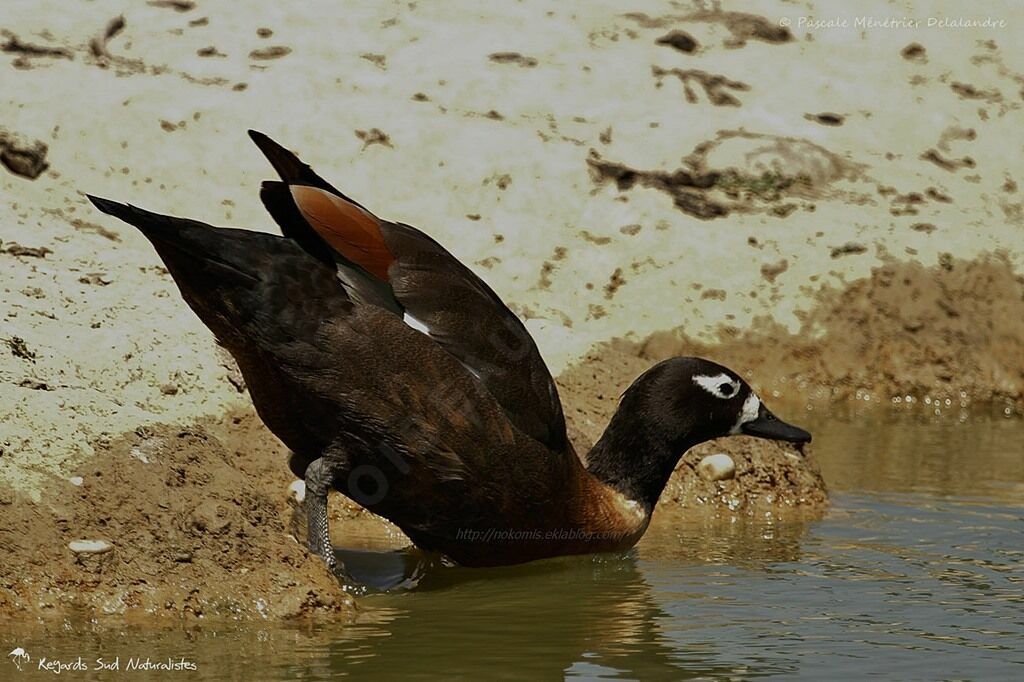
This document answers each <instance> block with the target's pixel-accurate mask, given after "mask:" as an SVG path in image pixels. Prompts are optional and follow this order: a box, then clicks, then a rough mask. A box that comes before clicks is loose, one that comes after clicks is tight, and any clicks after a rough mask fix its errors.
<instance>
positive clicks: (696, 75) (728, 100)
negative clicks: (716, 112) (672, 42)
mask: <svg viewBox="0 0 1024 682" xmlns="http://www.w3.org/2000/svg"><path fill="white" fill-rule="evenodd" d="M651 73H652V74H653V75H654V77H655V78H657V79H658V86H659V87H660V86H661V82H662V80H663V79H664V78H665V77H666V76H675V77H676V78H678V79H679V80H680V81H681V82H682V84H683V92H684V94H685V95H686V101H687V102H689V103H690V104H696V103H697V102H698V99H697V94H696V93H695V92H694V91H693V88H692V87H690V84H691V82H694V83H696V84H698V85H699V86H700V87H701V88H703V89H704V94H705V95H706V96H707V98H708V101H710V102H711V103H712V104H713V105H715V106H716V107H738V106H740V105H741V104H742V102H740V101H739V100H738V99H737V98H736V97H735V96H733V94H732V93H729V92H726V91H725V89H726V88H728V89H731V90H738V91H747V90H750V86H749V85H747V84H746V83H743V82H741V81H734V80H731V79H729V78H726V77H725V76H722V75H720V74H714V73H708V72H707V71H702V70H700V69H662V68H660V67H658V66H652V67H651Z"/></svg>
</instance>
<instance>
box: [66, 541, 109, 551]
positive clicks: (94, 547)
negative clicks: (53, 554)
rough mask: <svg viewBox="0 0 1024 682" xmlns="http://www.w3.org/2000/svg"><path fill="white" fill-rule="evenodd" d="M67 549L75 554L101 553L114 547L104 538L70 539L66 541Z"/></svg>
mask: <svg viewBox="0 0 1024 682" xmlns="http://www.w3.org/2000/svg"><path fill="white" fill-rule="evenodd" d="M68 549H70V550H71V551H72V552H75V553H76V554H103V553H104V552H109V551H110V550H112V549H114V546H113V545H112V544H110V543H109V542H107V541H106V540H72V541H71V542H69V543H68Z"/></svg>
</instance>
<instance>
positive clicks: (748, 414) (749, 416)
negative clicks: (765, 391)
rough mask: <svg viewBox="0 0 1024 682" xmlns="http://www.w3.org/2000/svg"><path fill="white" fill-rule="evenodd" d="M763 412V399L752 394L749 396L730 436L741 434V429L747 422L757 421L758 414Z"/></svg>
mask: <svg viewBox="0 0 1024 682" xmlns="http://www.w3.org/2000/svg"><path fill="white" fill-rule="evenodd" d="M760 410H761V399H760V398H758V397H757V396H756V395H754V394H753V393H751V394H750V395H748V396H747V399H746V400H744V401H743V409H741V410H740V416H739V418H737V419H736V424H735V425H734V426H733V427H732V430H730V431H729V433H730V434H732V435H736V434H737V433H741V431H740V429H742V428H743V425H744V424H746V423H747V422H752V421H754V420H755V419H757V413H758V412H759V411H760Z"/></svg>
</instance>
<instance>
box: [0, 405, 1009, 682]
mask: <svg viewBox="0 0 1024 682" xmlns="http://www.w3.org/2000/svg"><path fill="white" fill-rule="evenodd" d="M879 423H880V422H879V420H878V415H874V417H873V418H872V419H871V420H865V421H860V420H855V419H851V420H849V421H845V420H842V421H836V420H835V419H832V420H831V421H829V420H824V419H822V423H820V424H817V425H815V424H811V426H812V427H814V433H815V445H816V452H817V453H818V456H819V457H820V458H821V460H822V466H823V469H824V471H825V475H826V480H829V481H830V482H831V483H832V486H833V489H834V490H835V491H836V492H835V495H834V507H833V509H832V511H831V512H830V513H829V514H828V516H827V517H826V518H825V519H823V520H820V521H801V520H792V519H788V520H784V519H780V518H778V517H772V516H767V517H759V518H756V519H749V518H745V517H736V518H730V517H721V518H705V517H702V516H701V515H699V514H695V513H693V512H687V511H685V510H681V511H677V512H672V513H668V512H666V511H665V510H661V511H660V512H659V513H658V514H657V515H656V517H655V522H654V523H653V524H652V528H651V530H650V531H649V533H648V535H647V536H646V537H645V538H644V540H643V541H642V542H641V544H640V545H639V546H638V547H637V548H636V549H635V550H634V551H632V552H630V553H629V554H628V555H626V556H624V557H613V556H603V557H574V558H565V559H557V560H551V561H545V562H538V563H535V564H531V565H527V566H520V567H511V568H501V569H461V568H451V567H445V566H441V565H438V564H436V563H429V562H427V563H423V560H422V557H420V556H419V555H417V554H414V553H400V552H399V553H367V552H355V553H348V554H346V556H345V559H346V561H347V563H348V565H349V567H350V570H352V571H353V572H357V573H360V572H361V573H362V575H363V576H364V577H367V578H368V579H371V580H375V581H377V582H378V583H395V582H398V581H401V580H403V579H407V578H408V576H413V578H412V580H411V581H410V582H414V583H415V587H413V588H412V589H398V590H394V591H391V592H387V593H379V594H370V595H368V596H365V597H363V598H361V599H360V601H359V606H360V613H359V616H358V617H357V619H356V621H355V622H354V623H353V624H351V625H347V626H346V625H330V626H327V625H317V626H308V627H302V626H286V625H281V624H267V625H266V627H265V629H259V628H258V627H253V626H244V627H243V626H228V627H202V628H198V629H192V630H162V631H139V630H133V629H129V628H125V629H124V630H121V631H117V630H110V629H109V628H107V629H102V630H97V631H95V632H93V631H90V628H89V627H88V626H87V625H83V624H80V623H74V624H69V626H68V629H67V630H65V631H63V632H57V633H55V632H53V631H50V632H43V631H39V632H35V633H26V632H23V633H19V634H18V635H15V634H14V633H11V632H9V631H8V630H6V629H3V630H2V632H3V635H2V637H0V643H2V644H3V646H8V645H10V647H9V648H8V649H5V652H6V651H10V650H12V649H13V648H14V646H21V647H23V648H24V649H25V650H26V651H28V652H30V653H36V654H37V655H39V654H44V655H48V656H51V657H58V658H73V657H74V656H77V655H81V656H83V658H85V659H86V660H87V661H90V662H91V661H92V660H93V659H95V658H96V656H99V655H102V656H104V657H105V658H106V659H110V658H113V657H114V656H118V655H120V656H121V660H122V662H123V661H124V660H125V659H126V658H127V657H128V656H131V655H136V656H137V655H142V656H147V655H148V656H151V657H152V658H154V659H156V658H159V657H160V656H165V657H166V656H168V655H169V656H172V657H174V658H178V657H186V658H188V659H189V660H192V661H195V662H196V664H197V667H198V670H197V672H196V673H192V674H190V675H188V676H189V677H196V678H200V679H246V680H251V679H280V678H288V679H291V678H294V679H328V678H330V677H332V676H339V675H352V676H363V677H383V678H386V679H387V678H398V677H402V678H409V677H411V678H421V679H422V678H448V677H451V676H453V675H460V676H465V677H473V678H485V679H494V678H497V679H502V678H508V679H512V678H519V677H523V676H526V675H529V676H531V677H536V678H540V679H560V678H562V677H565V676H569V677H579V678H601V677H609V678H613V677H614V678H623V679H645V680H646V679H685V678H690V677H732V678H737V679H739V678H743V679H746V678H751V677H758V676H770V675H783V676H786V677H801V678H806V679H837V678H843V677H847V678H849V677H855V678H860V677H864V676H867V675H878V676H881V677H883V678H888V679H898V680H903V679H930V678H958V677H959V678H963V677H969V678H975V679H1022V678H1024V650H1022V646H1021V644H1022V642H1024V504H1022V503H1024V446H1022V443H1024V423H1022V422H1020V421H1011V420H992V421H989V420H975V421H973V422H968V423H967V424H933V423H929V422H926V421H919V420H916V419H913V418H908V417H903V418H899V419H893V420H890V421H886V422H884V423H883V424H882V426H881V427H880V426H879ZM6 665H8V662H6V661H0V666H6ZM11 670H13V668H11ZM6 673H7V668H4V667H0V678H3V679H7V675H6ZM66 674H67V675H71V676H73V677H74V678H76V679H89V678H97V679H115V678H116V676H115V675H114V674H112V673H110V674H104V673H95V672H93V673H77V674H73V673H66ZM25 675H26V679H29V676H28V674H25ZM40 675H41V674H40ZM182 675H183V673H168V674H167V676H166V677H167V678H168V679H172V678H173V679H184V678H183V677H182ZM32 676H33V677H34V676H35V675H32Z"/></svg>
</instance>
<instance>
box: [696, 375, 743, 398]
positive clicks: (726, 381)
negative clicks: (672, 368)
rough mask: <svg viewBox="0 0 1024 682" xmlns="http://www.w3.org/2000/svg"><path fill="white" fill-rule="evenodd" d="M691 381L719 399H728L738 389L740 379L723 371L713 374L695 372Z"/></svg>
mask: <svg viewBox="0 0 1024 682" xmlns="http://www.w3.org/2000/svg"><path fill="white" fill-rule="evenodd" d="M693 383H695V384H697V385H698V386H700V387H701V388H703V389H704V390H705V391H707V392H708V393H710V394H711V395H713V396H715V397H716V398H718V399H720V400H728V399H729V398H732V397H734V396H735V395H736V394H737V393H739V390H740V380H739V379H734V378H732V377H731V376H729V375H728V374H726V373H725V372H722V373H721V374H716V375H714V376H708V375H707V374H697V375H696V376H694V377H693Z"/></svg>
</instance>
